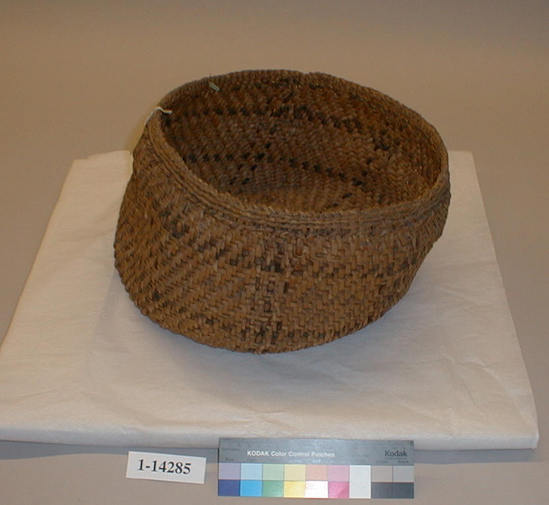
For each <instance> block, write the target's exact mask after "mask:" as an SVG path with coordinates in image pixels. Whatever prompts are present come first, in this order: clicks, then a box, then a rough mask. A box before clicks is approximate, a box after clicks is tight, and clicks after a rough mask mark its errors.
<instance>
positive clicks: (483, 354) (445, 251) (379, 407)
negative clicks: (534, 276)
mask: <svg viewBox="0 0 549 505" xmlns="http://www.w3.org/2000/svg"><path fill="white" fill-rule="evenodd" d="M450 170H451V180H452V195H453V196H452V202H451V206H450V214H449V217H448V222H447V225H446V229H445V231H444V234H443V237H442V238H441V239H440V240H439V241H438V242H437V243H436V244H435V246H434V248H433V250H432V251H431V253H430V254H429V255H428V256H427V259H426V260H425V262H424V264H423V266H422V267H421V268H420V270H419V273H418V275H417V277H416V279H415V280H414V282H413V285H412V287H411V289H410V291H409V293H408V294H407V295H406V296H405V297H404V298H403V299H402V300H401V301H400V302H399V303H398V304H397V305H396V306H395V307H394V308H393V309H391V310H390V311H389V312H388V313H387V314H386V315H385V316H384V317H383V318H382V319H381V320H379V321H377V322H375V323H373V324H371V325H370V326H368V327H367V328H365V329H363V330H361V331H359V332H357V333H355V334H353V335H350V336H347V337H345V338H343V339H340V340H337V341H335V342H333V343H330V344H325V345H323V346H320V347H315V348H310V349H306V350H302V351H297V352H293V353H286V354H277V355H260V356H258V355H252V354H240V353H234V352H230V351H226V350H220V349H213V348H210V347H207V346H203V345H200V344H197V343H195V342H193V341H191V340H189V339H186V338H185V337H182V336H178V335H174V334H172V333H170V332H168V331H166V330H163V329H161V328H159V327H158V326H156V325H155V324H154V323H152V322H151V321H149V320H148V319H147V318H145V317H144V316H142V315H141V314H140V313H139V311H138V310H137V308H136V307H135V306H134V305H133V304H132V302H131V301H130V300H129V298H128V296H127V294H126V292H125V290H124V288H123V286H122V285H121V283H120V280H119V277H118V274H117V272H116V270H115V269H114V267H113V249H112V243H113V236H114V229H115V225H116V220H117V216H118V209H119V205H120V200H121V197H122V194H123V191H124V188H125V185H126V182H127V179H128V177H129V174H130V171H131V156H130V154H129V153H128V152H115V153H109V154H102V155H96V156H93V157H91V158H89V159H87V160H79V161H76V162H75V163H74V165H73V167H72V169H71V171H70V173H69V175H68V177H67V180H66V182H65V185H64V187H63V191H62V194H61V196H60V198H59V201H58V203H57V206H56V208H55V211H54V213H53V214H52V217H51V220H50V223H49V225H48V229H47V232H46V234H45V236H44V240H43V242H42V245H41V248H40V251H39V253H38V256H37V258H36V261H35V264H34V266H33V269H32V272H31V274H30V276H29V279H28V281H27V284H26V287H25V290H24V292H23V294H22V296H21V299H20V301H19V304H18V307H17V310H16V313H15V316H14V318H13V321H12V324H11V327H10V330H9V332H8V334H7V336H6V338H5V341H4V342H3V344H2V346H1V348H0V438H1V439H7V440H22V441H40V442H58V443H79V444H107V445H129V446H141V447H143V446H180V447H215V446H217V442H218V438H219V437H221V436H223V437H227V436H240V437H241V436H247V437H248V436H262V437H337V438H378V439H380V438H381V439H391V438H403V439H413V440H415V443H416V447H417V448H419V449H469V448H474V449H490V448H493V449H504V448H532V447H535V446H536V445H537V441H538V428H537V420H536V411H535V406H534V401H533V397H532V393H531V389H530V384H529V381H528V377H527V374H526V370H525V367H524V363H523V360H522V356H521V352H520V348H519V345H518V341H517V337H516V334H515V330H514V326H513V322H512V319H511V315H510V313H509V309H508V306H507V301H506V297H505V292H504V289H503V285H502V281H501V277H500V274H499V270H498V265H497V262H496V258H495V254H494V250H493V246H492V241H491V238H490V232H489V229H488V225H487V221H486V217H485V214H484V209H483V205H482V198H481V195H480V190H479V187H478V183H477V178H476V174H475V168H474V164H473V158H472V155H471V154H470V153H466V152H452V153H450Z"/></svg>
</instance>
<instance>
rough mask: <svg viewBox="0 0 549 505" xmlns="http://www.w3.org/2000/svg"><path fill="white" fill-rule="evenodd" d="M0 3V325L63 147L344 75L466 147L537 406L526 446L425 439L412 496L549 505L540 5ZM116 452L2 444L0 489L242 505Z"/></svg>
mask: <svg viewBox="0 0 549 505" xmlns="http://www.w3.org/2000/svg"><path fill="white" fill-rule="evenodd" d="M0 12H1V15H0V48H1V49H0V72H1V73H0V100H1V109H0V110H1V115H0V149H1V151H0V152H1V158H0V181H1V183H0V232H1V244H2V247H0V265H2V270H1V273H2V277H1V282H0V336H2V335H4V334H5V332H6V331H7V328H8V325H9V321H10V319H11V317H12V314H13V311H14V309H15V305H16V302H17V299H18V296H19V294H20V293H21V290H22V288H23V285H24V282H25V279H26V277H27V275H28V273H29V270H30V268H31V266H32V262H33V260H34V257H35V255H36V252H37V249H38V247H39V244H40V240H41V237H42V235H43V232H44V230H45V227H46V225H47V222H48V218H49V215H50V213H51V210H52V208H53V205H54V204H55V201H56V199H57V196H58V194H59V191H60V189H61V185H62V182H63V180H64V177H65V175H66V173H67V171H68V169H69V167H70V164H71V162H72V160H73V159H75V158H82V157H86V156H88V155H90V154H93V153H98V152H107V151H112V150H117V149H131V148H132V147H133V145H134V143H135V140H136V138H137V137H138V135H139V133H140V130H141V127H142V124H143V121H144V119H145V117H146V116H147V115H148V113H149V112H150V110H151V109H152V107H153V106H154V105H155V104H156V102H157V101H158V100H159V99H160V98H161V97H162V96H163V95H164V94H165V93H166V92H167V91H169V90H170V89H172V88H174V87H176V86H178V85H180V84H182V83H184V82H187V81H189V80H193V79H197V78H200V77H203V76H207V75H215V74H219V73H225V72H229V71H233V70H241V69H247V68H290V69H296V70H303V71H313V70H314V71H324V72H328V73H331V74H334V75H338V76H340V77H344V78H347V79H350V80H353V81H355V82H358V83H361V84H364V85H368V86H371V87H374V88H377V89H379V90H381V91H383V92H385V93H387V94H388V95H390V96H393V97H394V98H396V99H398V100H400V101H402V102H403V103H405V104H406V105H408V106H410V107H412V108H413V109H415V110H417V111H418V112H420V113H421V114H423V115H424V116H425V117H426V118H427V119H428V120H429V121H430V122H432V123H433V124H434V125H436V127H437V128H438V129H439V131H440V133H441V135H442V136H443V138H444V140H445V142H446V144H447V146H448V148H449V149H462V150H470V151H472V152H473V154H474V156H475V161H476V166H477V170H478V174H479V180H480V185H481V189H482V192H483V196H484V200H485V205H486V211H487V214H488V220H489V224H490V228H491V231H492V234H493V238H494V244H495V248H496V254H497V258H498V261H499V264H500V268H501V272H502V275H503V280H504V284H505V287H506V291H507V296H508V298H509V304H510V308H511V313H512V315H513V319H514V321H515V325H516V328H517V333H518V336H519V340H520V344H521V347H522V351H523V354H524V359H525V362H526V367H527V369H528V373H529V376H530V380H531V382H532V387H533V390H534V396H535V399H536V404H537V408H538V416H539V424H540V436H541V439H540V444H539V447H538V449H537V450H536V451H492V452H479V451H470V452H452V453H445V452H443V453H427V452H424V453H418V454H417V460H418V464H417V466H416V480H417V485H416V499H415V501H414V502H415V503H417V504H418V505H419V504H438V503H445V504H454V503H456V504H458V503H459V504H462V503H490V504H491V503H494V504H496V503H497V504H517V503H521V504H542V503H549V479H548V478H547V476H549V449H548V447H547V443H546V440H547V435H549V433H548V432H549V422H548V417H549V395H548V393H547V384H548V383H549V364H548V361H549V352H548V351H549V339H548V338H547V331H546V329H545V327H546V324H545V317H544V316H545V312H546V307H547V300H548V299H549V268H548V257H549V239H548V233H547V229H548V226H547V221H548V217H549V197H548V189H549V166H548V165H549V162H548V159H549V141H548V138H549V29H548V28H547V25H548V20H549V2H547V1H542V0H539V1H533V0H523V1H521V2H513V1H511V0H507V1H505V0H500V1H498V2H496V1H488V0H477V1H461V2H456V1H450V0H442V1H438V2H437V1H391V0H385V1H383V2H382V1H375V2H374V1H345V0H343V1H322V0H321V1H305V0H302V1H296V0H294V1H286V0H279V1H252V0H249V1H242V0H233V1H225V0H219V1H203V2H198V1H175V0H165V1H161V2H154V4H153V2H145V1H127V2H122V1H111V2H106V1H95V2H93V3H92V2H91V1H90V2H84V1H72V2H71V1H69V0H65V1H55V0H52V1H50V2H39V1H34V2H31V1H24V0H23V1H18V2H15V1H13V2H11V1H0ZM494 351H495V352H496V351H497V350H494ZM132 449H137V448H132ZM126 451H127V450H124V449H119V448H109V447H75V446H54V445H40V444H26V443H12V442H0V503H1V504H4V503H5V504H10V505H18V504H34V503H40V504H58V505H61V504H76V503H85V504H95V503H102V504H103V503H117V504H125V503H133V504H145V503H151V502H158V503H163V504H165V505H169V504H172V503H174V504H175V503H185V504H191V503H217V502H220V503H223V502H226V501H227V500H229V501H231V502H232V503H236V502H238V500H234V499H227V498H225V499H221V498H219V499H218V498H217V497H216V479H215V472H216V466H215V464H213V463H212V464H209V465H208V474H207V484H206V485H205V486H200V485H191V484H188V485H181V484H171V483H161V482H149V481H134V480H127V479H125V478H124V474H125V464H126ZM174 452H181V451H179V450H177V451H174ZM183 452H185V451H183ZM209 456H210V457H211V458H212V457H214V456H215V451H209ZM255 502H258V500H255V499H243V500H242V503H246V504H249V505H253V503H255ZM261 502H262V503H265V501H264V500H262V501H261ZM390 502H391V500H383V501H382V502H381V503H390ZM304 503H310V502H308V501H304ZM370 503H374V501H372V502H370ZM401 503H402V502H401Z"/></svg>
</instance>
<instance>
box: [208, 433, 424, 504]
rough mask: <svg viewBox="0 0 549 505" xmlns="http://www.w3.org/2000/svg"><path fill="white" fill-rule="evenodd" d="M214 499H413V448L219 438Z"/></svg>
mask: <svg viewBox="0 0 549 505" xmlns="http://www.w3.org/2000/svg"><path fill="white" fill-rule="evenodd" d="M218 495H219V496H254V497H261V496H263V497H282V498H345V499H349V498H350V499H353V498H358V499H368V498H413V497H414V447H413V442H411V441H395V440H392V441H378V440H376V441H367V440H333V439H276V438H273V439H266V438H257V439H254V438H244V439H243V438H222V439H221V440H220V442H219V475H218Z"/></svg>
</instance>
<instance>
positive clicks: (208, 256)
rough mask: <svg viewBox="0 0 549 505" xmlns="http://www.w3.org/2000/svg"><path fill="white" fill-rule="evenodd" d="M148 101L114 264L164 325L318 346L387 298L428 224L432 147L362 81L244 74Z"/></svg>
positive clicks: (432, 213)
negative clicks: (152, 106)
mask: <svg viewBox="0 0 549 505" xmlns="http://www.w3.org/2000/svg"><path fill="white" fill-rule="evenodd" d="M160 107H161V108H162V109H163V110H160V108H158V110H156V111H155V113H153V115H152V116H151V118H150V119H149V121H148V122H147V125H146V127H145V130H144V132H143V135H142V137H141V139H140V141H139V143H138V145H137V146H136V148H135V151H134V166H133V175H132V177H131V179H130V181H129V183H128V186H127V189H126V193H125V196H124V199H123V202H122V206H121V209H120V217H119V222H118V227H117V231H116V239H115V263H116V268H117V269H118V271H119V272H120V276H121V279H122V282H123V283H124V285H125V286H126V289H127V290H128V292H129V294H130V296H131V298H132V299H133V301H134V302H135V304H136V305H137V306H138V307H139V309H140V310H141V311H142V312H143V314H145V315H146V316H148V317H150V318H151V319H153V320H154V321H156V322H157V323H158V324H160V325H161V326H163V327H164V328H168V329H169V330H172V331H173V332H176V333H181V334H183V335H186V336H187V337H190V338H192V339H194V340H196V341H198V342H201V343H204V344H208V345H211V346H215V347H224V348H227V349H231V350H236V351H250V352H255V353H264V352H282V351H290V350H296V349H300V348H304V347H308V346H313V345H318V344H322V343H325V342H329V341H331V340H334V339H336V338H339V337H342V336H343V335H346V334H348V333H351V332H354V331H356V330H358V329H360V328H362V327H363V326H365V325H367V324H368V323H369V322H371V321H374V320H376V319H378V318H379V317H380V316H381V315H382V314H383V313H384V312H386V311H387V310H388V309H389V308H390V307H392V306H393V305H394V304H395V303H396V302H397V301H398V300H399V299H400V298H401V297H402V296H403V295H404V294H405V293H406V291H407V290H408V288H409V286H410V283H411V282H412V279H413V277H414V275H415V273H416V271H417V270H418V268H419V266H420V264H421V262H422V261H423V259H424V257H425V255H426V254H427V252H428V251H429V250H430V248H431V246H432V245H433V242H434V241H435V240H436V239H437V238H438V237H439V236H440V234H441V233H442V229H443V227H444V223H445V220H446V215H447V210H448V204H449V200H450V191H449V175H448V158H447V152H446V149H445V148H444V145H443V142H442V140H441V138H440V136H439V135H438V134H437V132H436V131H435V129H434V128H433V127H432V126H430V125H429V124H428V123H427V122H425V120H423V119H422V118H421V117H420V116H419V115H418V114H417V113H415V112H413V111H412V110H410V109H408V108H406V107H405V106H403V105H401V104H400V103H398V102H396V101H395V100H393V99H391V98H389V97H387V96H385V95H383V94H382V93H379V92H378V91H374V90H372V89H369V88H365V87H362V86H359V85H357V84H353V83H351V82H348V81H345V80H342V79H338V78H336V77H332V76H329V75H325V74H319V73H312V74H303V73H300V72H293V71H246V72H236V73H231V74H227V75H222V76H217V77H210V78H206V79H203V80H199V81H196V82H192V83H190V84H186V85H184V86H182V87H180V88H178V89H176V90H174V91H172V92H171V93H169V94H168V95H167V96H166V97H165V98H164V99H163V100H162V101H161V102H160Z"/></svg>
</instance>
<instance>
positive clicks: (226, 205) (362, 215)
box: [134, 70, 450, 229]
mask: <svg viewBox="0 0 549 505" xmlns="http://www.w3.org/2000/svg"><path fill="white" fill-rule="evenodd" d="M242 75H250V76H252V75H254V76H258V77H260V76H263V77H272V76H274V75H276V76H277V77H280V76H288V77H300V78H304V77H305V78H310V77H314V78H316V79H323V80H325V82H326V83H327V84H329V85H330V86H331V87H333V88H334V89H335V88H338V87H345V88H346V89H347V90H349V89H355V90H356V91H357V92H360V91H362V92H363V91H364V90H367V91H368V92H369V93H371V94H374V95H377V96H378V97H379V98H383V99H384V100H385V101H389V102H391V103H392V104H393V105H394V106H395V107H396V108H397V109H400V110H401V111H402V112H403V113H405V114H406V115H407V116H408V117H409V119H410V120H411V121H412V122H413V123H414V126H415V127H416V128H418V130H419V131H421V133H422V134H423V135H425V136H426V137H428V136H429V135H430V138H432V139H434V141H435V142H436V145H435V148H436V149H438V152H439V154H440V158H441V159H440V173H439V175H438V177H437V179H436V181H435V182H434V184H433V185H432V186H431V187H430V188H429V190H427V191H425V192H424V193H423V194H422V195H421V197H420V198H417V199H415V200H411V201H404V202H398V203H394V204H389V205H385V206H383V207H368V208H352V209H344V210H337V211H322V212H318V211H310V210H292V209H287V208H278V207H271V206H269V205H266V204H261V203H256V202H247V201H244V200H242V199H241V198H239V197H237V196H235V195H233V194H232V193H230V192H225V191H219V190H218V189H217V188H215V187H214V186H213V185H211V184H210V183H208V182H206V181H205V180H204V179H202V178H201V177H199V176H198V175H196V174H195V173H194V172H193V171H192V170H191V169H190V168H189V167H188V166H187V164H186V163H185V162H184V161H183V159H182V158H181V156H180V155H179V153H178V152H177V151H176V149H175V148H174V147H172V146H171V145H170V143H169V142H168V141H167V140H166V138H165V136H164V131H163V128H162V117H163V114H156V113H153V114H152V115H151V117H150V118H149V120H148V121H147V123H146V125H145V129H144V132H143V136H144V137H145V138H146V139H147V140H148V143H149V145H150V146H151V148H152V150H153V151H154V153H155V155H156V156H157V157H158V158H159V159H160V161H162V164H163V168H164V169H165V170H166V171H167V172H168V173H169V175H170V176H171V177H172V178H173V182H174V184H178V185H180V187H186V189H187V190H188V191H190V192H191V193H193V195H194V196H195V197H196V198H197V199H198V200H199V201H200V202H201V203H202V204H204V205H205V206H207V207H209V208H212V209H215V214H216V215H217V216H218V217H220V216H219V213H220V212H221V214H222V215H224V216H226V217H228V218H230V219H231V220H235V219H236V220H238V221H245V222H248V223H258V222H261V223H262V224H267V223H268V224H270V225H272V226H285V227H288V228H304V227H305V228H319V227H321V228H326V227H328V228H329V227H332V226H337V227H338V228H340V229H341V228H342V227H343V228H356V227H359V226H361V225H375V224H376V223H378V222H380V221H383V222H384V223H394V222H398V221H401V220H409V219H414V218H416V217H417V216H419V215H422V214H424V213H427V212H430V211H431V209H432V208H433V207H435V206H436V205H438V203H439V202H440V200H441V199H443V198H444V197H445V195H446V193H447V191H448V187H449V179H450V178H449V169H448V152H447V150H446V147H445V145H444V142H443V140H442V138H441V136H440V134H439V133H438V131H437V130H436V129H435V128H434V126H433V125H431V124H430V123H429V122H427V121H426V120H425V119H424V118H423V117H422V116H421V115H420V114H418V113H417V112H415V111H414V110H412V109H410V108H409V107H407V106H405V105H403V104H402V103H400V102H398V101H397V100H395V99H393V98H391V97H389V96H387V95H385V94H384V93H381V92H380V91H377V90H375V89H373V88H370V87H367V86H363V85H360V84H357V83H354V82H352V81H348V80H346V79H342V78H340V77H335V76H332V75H329V74H325V73H321V72H309V73H305V72H300V71H295V70H242V71H236V72H230V73H227V74H220V75H217V76H210V77H204V78H202V79H198V80H195V81H191V82H189V83H186V84H183V85H181V86H179V87H177V88H175V89H173V90H172V91H170V92H169V93H168V94H166V95H165V96H164V97H163V98H162V99H161V101H160V102H159V107H161V108H163V109H170V107H171V106H172V105H173V103H174V101H175V100H176V99H177V98H178V96H179V94H180V93H181V92H182V91H184V90H188V89H192V88H193V87H199V86H203V85H204V84H206V85H209V83H210V82H215V84H216V85H217V84H220V83H221V84H222V82H223V81H226V80H228V79H231V78H234V77H236V76H242ZM157 110H158V109H157ZM155 112H156V111H155ZM134 170H135V161H134ZM346 225H347V226H346Z"/></svg>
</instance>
